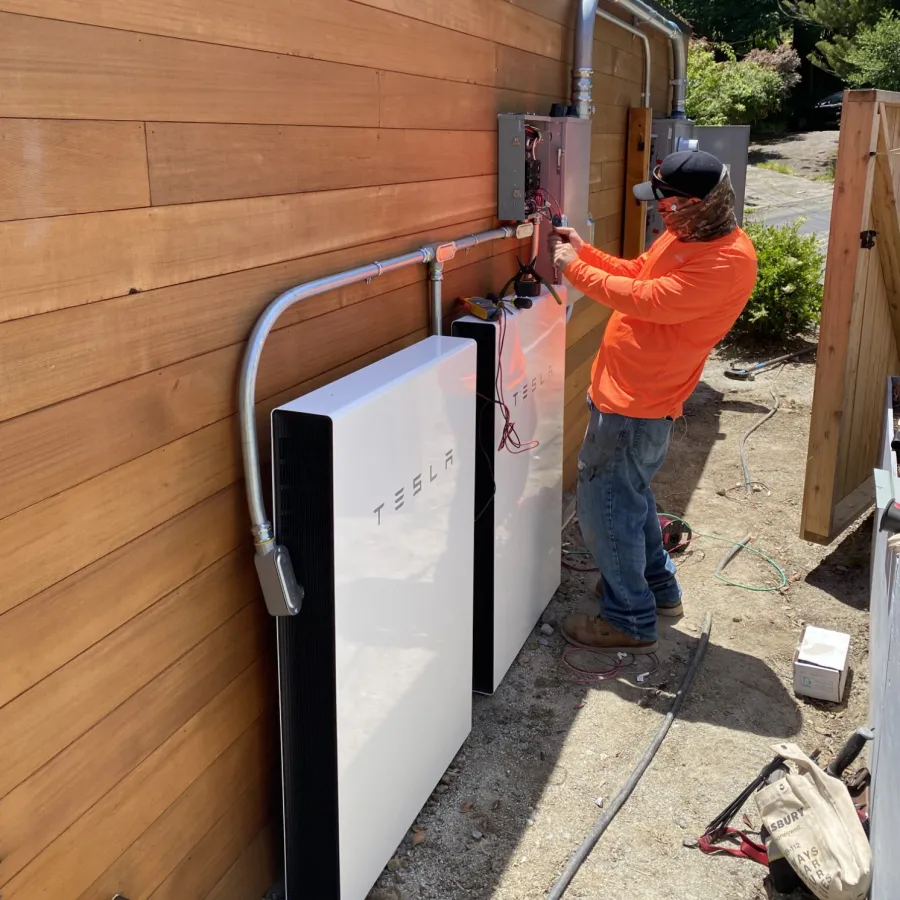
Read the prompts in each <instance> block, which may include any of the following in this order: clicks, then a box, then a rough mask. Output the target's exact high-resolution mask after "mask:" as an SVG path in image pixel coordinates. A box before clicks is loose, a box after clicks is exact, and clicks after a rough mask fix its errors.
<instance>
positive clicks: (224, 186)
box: [147, 122, 497, 206]
mask: <svg viewBox="0 0 900 900" xmlns="http://www.w3.org/2000/svg"><path fill="white" fill-rule="evenodd" d="M147 158H148V160H149V165H150V184H151V188H152V195H153V203H154V205H155V206H161V205H166V204H174V203H197V202H203V201H209V200H231V199H234V198H239V197H262V196H268V195H273V194H293V193H305V192H307V191H331V190H337V189H341V188H353V187H365V186H369V185H383V184H404V183H410V182H416V181H436V180H438V179H446V178H464V177H468V176H473V175H492V174H494V173H495V172H496V171H497V138H496V135H494V134H492V133H490V132H486V131H421V130H405V129H404V130H395V129H374V128H315V127H299V126H298V127H277V126H261V125H256V126H254V125H202V124H200V125H195V124H183V123H165V122H155V123H149V124H148V125H147Z"/></svg>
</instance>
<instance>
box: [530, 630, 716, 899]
mask: <svg viewBox="0 0 900 900" xmlns="http://www.w3.org/2000/svg"><path fill="white" fill-rule="evenodd" d="M711 629H712V615H711V614H710V613H707V615H706V621H705V622H704V623H703V632H702V633H701V635H700V643H699V644H698V645H697V649H696V651H695V652H694V658H693V659H692V660H691V664H690V665H689V666H688V669H687V671H686V672H685V673H684V678H683V679H682V681H681V685H680V686H679V688H678V693H677V694H675V700H674V701H673V703H672V707H671V708H670V709H669V711H668V713H666V717H665V719H663V721H662V724H661V725H660V726H659V731H657V732H656V737H654V738H653V741H652V742H651V744H650V746H649V747H648V748H647V750H646V751H645V753H644V755H643V756H642V757H641V761H640V762H639V763H638V764H637V766H636V767H635V769H634V771H633V772H632V773H631V776H630V777H629V779H628V781H626V782H625V784H624V786H623V787H622V789H621V790H620V791H619V793H618V794H616V796H615V798H614V799H613V801H612V803H610V804H609V808H608V809H607V810H606V811H605V812H604V813H603V815H602V816H600V818H599V819H598V820H597V823H596V825H594V827H593V829H592V830H591V833H590V834H589V835H588V836H587V837H586V838H585V839H584V842H583V843H582V845H581V846H580V847H579V848H578V850H576V851H575V855H574V856H573V857H572V859H571V860H570V861H569V864H568V865H567V866H566V868H565V871H564V872H563V873H562V875H560V876H559V878H558V879H557V880H556V884H554V885H553V887H552V888H551V889H550V893H549V894H548V895H547V900H559V898H560V897H562V895H563V894H564V893H565V892H566V890H567V889H568V887H569V885H570V884H571V883H572V879H573V878H574V877H575V876H576V875H577V874H578V870H579V869H580V868H581V867H582V865H583V864H584V862H585V860H586V859H587V858H588V856H590V854H591V851H592V850H593V849H594V847H596V846H597V842H598V841H599V840H600V838H601V837H603V833H604V832H605V831H606V829H607V828H609V826H610V824H611V823H612V820H613V819H614V818H615V817H616V814H617V813H618V812H619V810H620V809H621V808H622V807H623V806H624V805H625V803H626V802H627V800H628V798H629V797H630V796H631V794H632V792H633V791H634V789H635V788H636V787H637V784H638V782H639V781H640V780H641V778H642V776H643V774H644V772H646V771H647V768H648V766H649V765H650V763H651V762H652V761H653V757H654V756H656V751H657V750H659V748H660V746H661V745H662V742H663V741H664V740H665V739H666V735H667V734H668V733H669V729H670V728H671V727H672V723H673V722H674V721H675V717H676V716H677V715H678V711H679V710H680V709H681V704H682V703H683V702H684V698H685V696H686V695H687V692H688V691H689V690H690V688H691V684H692V683H693V681H694V677H695V676H696V674H697V670H698V669H699V668H700V663H701V661H702V660H703V656H704V654H705V653H706V648H707V646H708V645H709V633H710V630H711Z"/></svg>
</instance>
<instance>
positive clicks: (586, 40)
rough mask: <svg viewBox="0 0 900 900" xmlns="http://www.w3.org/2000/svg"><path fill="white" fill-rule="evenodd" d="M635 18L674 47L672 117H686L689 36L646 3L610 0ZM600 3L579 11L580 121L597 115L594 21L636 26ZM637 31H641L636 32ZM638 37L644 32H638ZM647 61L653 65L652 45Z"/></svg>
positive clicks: (575, 72)
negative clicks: (593, 97)
mask: <svg viewBox="0 0 900 900" xmlns="http://www.w3.org/2000/svg"><path fill="white" fill-rule="evenodd" d="M610 2H612V3H615V4H616V5H617V6H618V7H620V8H621V9H623V10H624V11H625V12H627V13H629V14H630V15H632V16H634V18H635V19H637V20H639V21H641V22H644V23H646V24H647V25H652V26H653V27H654V28H656V29H657V30H659V31H661V32H662V33H663V34H665V35H666V37H667V38H669V40H670V41H671V44H672V112H671V115H672V118H673V119H683V118H685V109H684V97H685V90H686V87H687V37H686V35H685V34H684V32H682V30H681V29H680V28H679V27H678V24H677V23H676V22H674V21H672V20H670V19H668V18H666V16H664V15H663V14H662V13H659V12H657V11H656V10H655V9H653V7H651V6H648V5H647V4H646V3H643V2H642V0H610ZM598 6H599V0H581V2H580V4H579V8H578V18H577V19H576V21H575V54H574V61H573V66H572V105H573V106H574V107H575V109H576V111H577V112H578V116H579V118H582V119H589V118H590V117H591V116H592V115H593V113H594V107H593V106H592V105H591V87H592V85H591V81H592V77H593V74H594V69H593V65H594V61H593V58H594V21H595V19H597V18H598V17H599V18H602V19H603V20H604V21H611V22H613V24H615V25H621V26H622V27H623V28H625V29H626V30H628V31H631V30H632V27H631V26H629V25H628V23H627V22H623V21H622V20H621V19H618V18H616V17H614V16H610V14H609V13H607V12H605V11H603V10H600V9H598ZM635 31H637V29H635ZM637 33H638V34H643V32H640V31H638V32H637ZM644 47H645V54H646V62H647V65H648V66H649V60H650V55H649V43H647V44H645V45H644ZM649 90H650V88H649V77H648V81H647V85H646V87H645V91H644V93H645V95H647V99H646V100H645V102H646V104H647V106H649V105H650V101H649Z"/></svg>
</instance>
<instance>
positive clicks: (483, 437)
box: [453, 322, 497, 694]
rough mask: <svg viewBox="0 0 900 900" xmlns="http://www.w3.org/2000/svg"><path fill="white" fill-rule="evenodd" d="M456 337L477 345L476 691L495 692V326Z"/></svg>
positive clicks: (465, 327)
mask: <svg viewBox="0 0 900 900" xmlns="http://www.w3.org/2000/svg"><path fill="white" fill-rule="evenodd" d="M453 335H454V336H455V337H461V338H472V339H473V340H474V341H475V344H476V366H477V374H476V378H475V390H476V391H477V393H478V396H477V397H476V399H475V415H476V422H475V440H476V441H477V443H478V447H477V450H476V454H475V516H476V519H475V584H474V598H475V609H474V610H473V619H474V623H473V629H474V645H473V648H472V688H473V690H475V691H477V692H478V693H479V694H492V693H493V692H494V688H495V685H494V416H495V414H496V409H497V406H496V404H495V403H494V402H493V397H494V395H495V393H496V386H495V377H496V356H497V350H496V348H497V331H496V326H495V325H493V324H490V323H488V322H485V323H484V324H481V323H476V322H454V323H453Z"/></svg>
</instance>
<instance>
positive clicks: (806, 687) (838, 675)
mask: <svg viewBox="0 0 900 900" xmlns="http://www.w3.org/2000/svg"><path fill="white" fill-rule="evenodd" d="M849 657H850V635H849V634H843V633H842V632H840V631H827V630H826V629H824V628H815V627H814V626H812V625H807V626H806V627H805V628H804V629H803V634H802V635H801V637H800V646H799V647H798V648H797V652H796V653H795V654H794V693H795V694H801V695H803V696H805V697H814V698H815V699H816V700H830V701H831V702H832V703H840V702H841V698H842V697H843V696H844V687H845V686H846V684H847V673H848V672H849V670H850V662H849Z"/></svg>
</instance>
